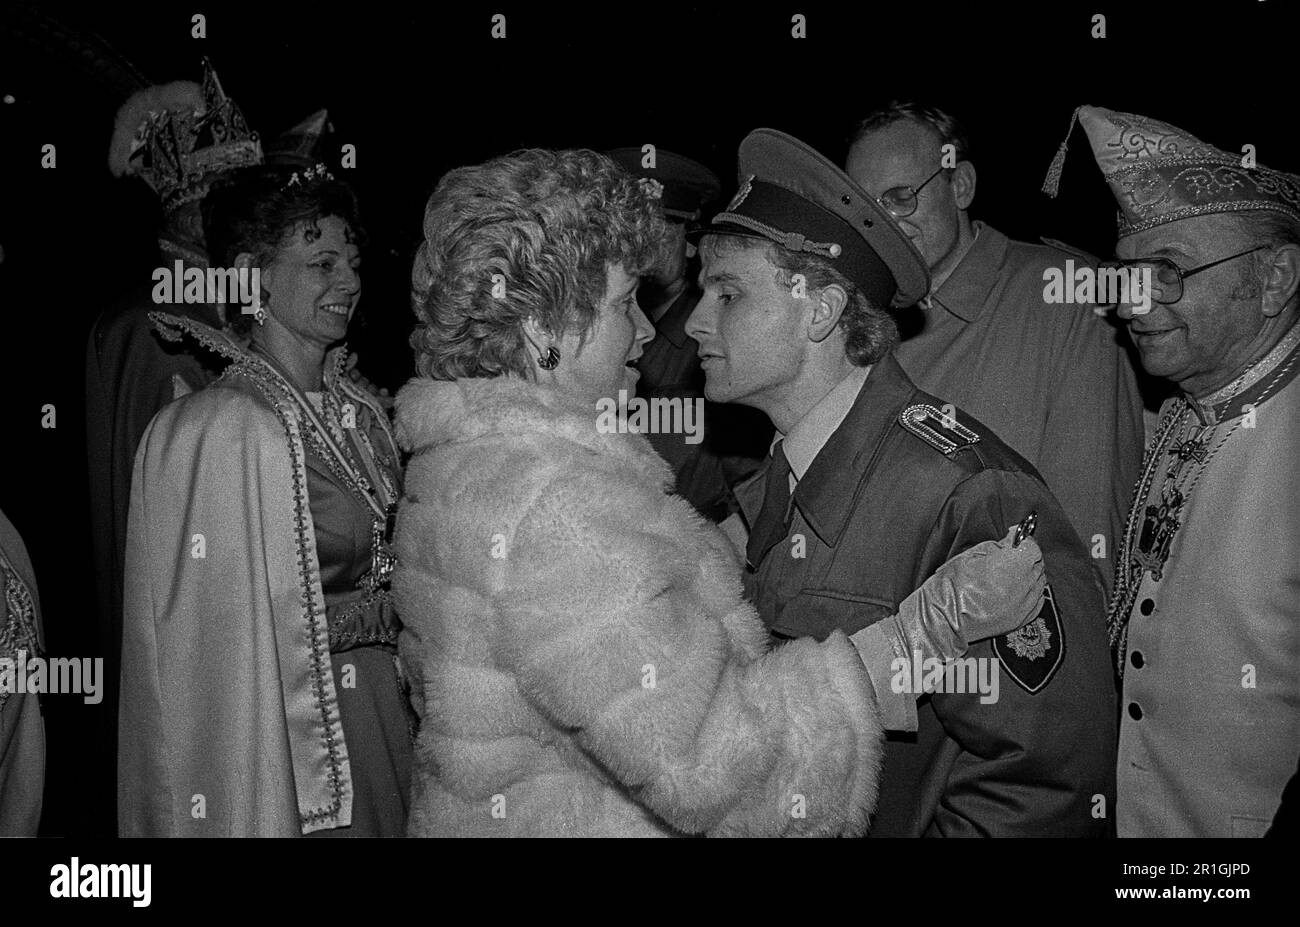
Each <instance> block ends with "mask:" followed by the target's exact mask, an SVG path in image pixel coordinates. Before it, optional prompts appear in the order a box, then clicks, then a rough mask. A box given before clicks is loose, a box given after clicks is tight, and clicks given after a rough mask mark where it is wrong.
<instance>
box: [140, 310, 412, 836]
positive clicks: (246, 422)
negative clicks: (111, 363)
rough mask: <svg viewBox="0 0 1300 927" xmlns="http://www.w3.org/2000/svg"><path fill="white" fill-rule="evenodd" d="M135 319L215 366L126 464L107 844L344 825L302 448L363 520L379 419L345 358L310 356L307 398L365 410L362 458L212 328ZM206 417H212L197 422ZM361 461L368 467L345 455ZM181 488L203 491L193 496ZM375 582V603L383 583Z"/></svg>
mask: <svg viewBox="0 0 1300 927" xmlns="http://www.w3.org/2000/svg"><path fill="white" fill-rule="evenodd" d="M150 316H151V318H152V320H153V321H154V322H155V324H156V326H157V327H158V330H159V333H160V334H161V335H162V337H164V338H165V339H168V340H177V339H180V338H182V337H184V336H186V335H188V336H190V337H192V338H194V339H195V340H196V341H197V342H199V344H201V345H202V346H203V347H205V348H207V349H208V350H211V351H213V352H215V353H217V354H219V355H221V356H222V357H225V358H226V359H227V360H228V361H229V362H230V363H229V364H228V366H227V367H226V370H225V372H224V373H223V375H222V377H221V378H220V379H219V380H218V381H216V382H215V383H213V384H212V385H211V386H210V387H208V388H207V389H205V390H203V391H202V392H200V393H195V394H192V395H190V396H186V397H184V398H183V399H181V400H178V401H177V402H176V403H173V404H171V405H169V406H166V407H164V409H163V410H162V411H161V412H160V413H159V414H158V415H157V416H156V417H155V419H154V421H153V422H152V423H151V425H150V428H149V430H148V431H147V432H146V435H145V437H144V439H143V440H142V441H141V445H140V451H139V454H138V455H137V462H136V472H135V479H134V482H133V489H132V499H133V505H132V512H131V526H130V530H129V532H128V535H129V537H128V550H127V568H128V578H129V581H128V583H127V590H126V608H125V612H126V618H125V622H124V641H123V705H122V712H121V714H122V719H123V720H122V750H121V751H119V807H120V809H121V813H120V820H121V824H122V832H123V833H124V834H126V835H223V836H224V835H230V836H235V835H247V836H276V835H278V836H291V835H295V834H300V833H310V832H312V831H317V830H323V829H332V828H337V827H347V826H349V825H350V824H351V821H352V795H353V792H352V788H353V786H352V772H351V764H350V762H349V758H348V745H347V743H346V742H345V739H344V732H343V727H342V724H341V720H340V717H339V702H338V693H337V692H336V691H335V681H334V674H333V670H332V666H331V658H330V651H331V647H330V644H331V634H330V630H331V629H330V628H329V626H328V620H327V615H326V602H325V597H324V592H323V590H322V586H321V578H320V565H319V560H318V556H317V548H316V537H315V528H314V525H313V522H312V518H311V512H310V508H309V500H308V495H307V452H308V451H310V452H311V453H312V454H313V455H314V456H316V457H317V458H319V459H320V460H321V461H322V462H323V463H324V464H325V465H326V466H327V467H328V468H329V470H330V471H331V473H332V474H333V475H334V476H335V477H336V479H337V480H338V482H339V483H340V484H341V485H342V486H344V487H346V488H347V490H348V491H349V492H351V493H352V494H353V495H355V496H356V497H357V499H358V501H359V502H361V503H362V504H364V505H365V506H366V508H367V509H368V510H370V511H371V512H372V513H373V514H374V517H375V518H376V519H378V518H379V517H380V515H381V514H382V513H384V510H385V509H384V505H383V504H382V502H381V500H382V499H383V498H384V497H386V496H390V495H391V494H394V493H395V492H396V491H397V487H396V485H395V484H396V478H395V477H391V476H387V475H385V473H384V471H385V469H386V467H384V466H379V467H372V466H369V465H367V463H368V464H373V462H374V460H373V458H386V459H387V463H388V464H389V465H391V468H392V469H394V470H395V469H396V465H397V462H398V457H397V449H396V442H395V441H394V440H393V436H392V432H391V429H390V427H389V426H388V422H387V416H386V414H385V412H384V411H383V409H382V408H380V406H379V405H378V403H376V402H375V401H374V400H373V399H372V398H371V397H370V396H369V395H368V394H367V393H365V391H364V390H362V389H360V388H359V387H356V386H355V385H354V384H352V383H351V382H350V381H349V380H348V379H347V377H346V376H345V375H344V374H343V366H344V361H345V358H346V348H336V349H334V350H333V351H331V352H330V353H329V354H328V355H327V357H326V365H325V373H324V378H323V379H324V383H323V392H322V399H323V401H324V402H327V403H333V404H334V406H335V407H336V411H337V407H338V406H340V405H341V406H343V407H344V408H346V406H347V404H352V406H353V410H352V411H353V414H355V416H356V418H357V419H358V420H363V419H365V418H366V417H367V416H366V414H365V410H369V419H370V423H371V424H372V425H373V434H374V435H375V437H376V439H377V440H376V441H375V444H377V445H379V446H378V447H374V446H372V445H371V443H370V441H369V438H362V439H359V440H358V439H357V438H356V436H355V435H348V434H341V433H339V432H341V431H344V430H346V429H345V428H339V427H338V422H337V421H335V419H337V418H338V416H337V415H321V414H320V413H318V412H317V411H316V410H315V409H314V408H312V406H311V403H310V401H309V400H308V399H307V398H306V397H305V396H304V395H303V394H302V393H301V392H300V391H299V390H297V389H296V388H295V387H294V386H293V384H292V383H291V382H290V381H289V380H288V379H287V377H286V376H284V375H283V374H282V373H281V372H280V371H279V370H278V369H277V368H276V366H275V365H274V364H273V363H272V362H271V361H270V360H269V359H267V358H264V357H261V356H259V355H258V354H256V353H255V352H253V351H250V350H246V349H245V348H244V347H243V346H242V345H241V344H240V343H239V342H237V341H236V340H235V339H234V338H232V337H230V336H229V335H228V334H226V333H224V332H221V331H218V330H216V329H214V328H211V327H209V326H206V325H203V324H202V323H200V322H197V321H194V320H190V319H184V318H180V317H176V316H171V315H167V314H164V313H151V314H150ZM241 397H258V398H260V399H261V400H262V401H261V402H256V403H249V402H247V401H244V400H243V399H242V398H241ZM268 407H269V412H270V413H273V415H272V414H268V411H267V410H268ZM227 410H228V411H229V413H230V414H229V415H227V414H226V411H227ZM214 412H215V413H217V414H219V415H220V418H219V419H213V420H212V424H211V425H205V424H204V422H205V421H206V419H205V416H210V415H211V414H213V413H214ZM196 426H198V427H196ZM351 430H353V431H360V430H361V429H360V428H357V429H351ZM277 435H278V436H279V437H280V438H282V439H283V440H282V441H277V440H276V436H277ZM349 441H352V442H353V443H352V445H351V447H349V446H348V442H349ZM225 447H229V448H231V450H230V451H229V452H227V451H225V450H224V448H225ZM367 455H372V457H371V459H370V460H369V462H367V461H366V460H363V459H359V458H364V457H366V456H367ZM232 464H233V465H234V467H235V470H236V471H238V472H232V471H231V465H232ZM367 472H369V473H374V474H376V475H377V476H378V478H377V479H376V480H372V479H371V478H370V477H369V476H368V475H367ZM196 479H198V480H203V481H206V485H205V486H204V489H203V492H200V493H198V494H197V495H195V494H192V490H191V487H192V486H194V485H195V484H194V480H196ZM376 496H378V497H379V498H374V497H376ZM187 497H188V499H187ZM137 499H138V500H139V501H138V502H137V501H136V500H137ZM196 532H197V533H204V534H205V536H206V542H207V549H206V553H205V557H206V562H205V560H204V559H197V560H195V559H194V555H193V554H192V552H191V551H190V550H189V546H190V545H191V543H192V541H191V539H192V538H193V537H195V536H196ZM177 547H180V548H182V552H181V555H180V556H179V557H178V556H177V555H176V554H175V553H174V551H175V550H176V548H177ZM375 579H376V582H375V583H374V585H375V587H376V589H375V590H374V591H376V592H377V593H381V594H382V593H383V592H385V591H386V590H383V589H382V588H381V587H382V585H383V581H382V579H381V578H378V577H375ZM280 704H282V708H279V709H277V708H276V707H275V706H277V705H280ZM205 713H206V714H207V715H208V716H209V717H210V719H211V720H209V721H208V723H207V724H206V726H205V730H204V736H203V737H202V738H196V737H195V732H194V727H193V725H194V723H195V721H194V719H195V717H196V716H197V717H203V716H204V714H205ZM254 786H256V787H254ZM200 794H201V795H203V796H204V800H205V803H206V804H207V806H209V807H210V809H211V810H209V811H208V814H207V816H206V817H205V818H201V817H198V816H196V815H194V814H192V813H191V807H190V803H191V802H192V801H193V800H194V799H193V796H195V795H200Z"/></svg>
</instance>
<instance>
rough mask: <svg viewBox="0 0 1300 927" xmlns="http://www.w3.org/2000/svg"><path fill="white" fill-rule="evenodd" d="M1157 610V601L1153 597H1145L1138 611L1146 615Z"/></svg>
mask: <svg viewBox="0 0 1300 927" xmlns="http://www.w3.org/2000/svg"><path fill="white" fill-rule="evenodd" d="M1155 610H1156V603H1155V602H1154V601H1152V600H1151V599H1143V600H1142V604H1141V605H1139V606H1138V611H1140V612H1141V613H1142V614H1144V615H1149V614H1151V613H1152V612H1153V611H1155Z"/></svg>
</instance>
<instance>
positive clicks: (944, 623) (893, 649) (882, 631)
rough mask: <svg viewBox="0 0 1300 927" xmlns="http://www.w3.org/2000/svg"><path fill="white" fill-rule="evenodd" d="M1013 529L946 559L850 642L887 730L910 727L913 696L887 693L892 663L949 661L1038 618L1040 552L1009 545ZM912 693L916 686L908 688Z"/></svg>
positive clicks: (1026, 544) (1042, 582)
mask: <svg viewBox="0 0 1300 927" xmlns="http://www.w3.org/2000/svg"><path fill="white" fill-rule="evenodd" d="M1016 527H1017V526H1015V525H1013V526H1012V527H1011V530H1010V531H1008V532H1007V536H1006V537H1004V538H1003V539H1002V540H1000V541H984V542H982V543H979V544H976V545H975V546H974V547H972V548H970V549H969V550H965V551H963V552H962V553H960V554H958V555H957V556H955V557H953V558H952V559H951V560H949V561H948V562H947V563H945V564H944V565H943V566H941V567H939V569H938V570H936V571H935V572H934V575H933V576H931V577H930V578H929V579H927V580H926V581H925V582H924V583H923V584H922V585H921V588H920V589H917V590H916V591H915V592H913V593H912V594H911V595H909V596H908V597H907V598H906V599H904V600H903V602H902V604H901V605H900V606H899V608H898V612H897V614H894V615H891V616H889V617H888V618H885V619H884V620H882V621H878V622H876V623H875V624H873V625H871V626H870V627H867V628H863V629H862V630H861V631H859V632H858V633H856V634H854V635H853V636H852V637H851V638H849V639H850V640H851V641H852V642H853V645H854V646H855V647H856V648H857V649H858V654H859V656H861V657H862V662H863V664H864V665H865V666H866V668H867V673H868V675H870V677H871V684H872V686H873V687H874V688H875V690H876V701H877V703H878V704H879V705H880V711H881V720H882V723H883V724H884V726H885V728H886V729H887V730H901V731H914V730H916V725H917V718H916V698H917V694H919V693H914V692H894V691H893V688H892V686H891V685H890V680H891V678H892V677H893V675H894V666H895V665H896V664H895V660H898V659H902V660H904V661H905V662H906V664H907V665H908V666H912V665H913V653H914V652H915V653H918V654H919V655H920V661H921V662H922V663H923V662H924V661H925V660H926V659H928V658H931V657H934V658H936V659H939V660H943V661H948V660H955V659H957V658H958V657H960V656H962V655H963V654H964V653H966V649H967V648H968V647H969V646H970V645H971V644H973V643H975V642H977V641H982V640H984V639H985V638H989V637H997V636H998V635H1001V634H1008V633H1010V632H1011V631H1014V630H1015V629H1016V628H1019V627H1021V626H1022V625H1025V624H1027V623H1028V622H1029V621H1030V620H1031V619H1032V618H1033V617H1034V616H1035V615H1037V614H1038V611H1039V609H1040V608H1041V606H1042V599H1043V592H1044V589H1045V588H1046V583H1047V581H1046V574H1045V571H1044V568H1043V552H1042V550H1041V549H1040V548H1039V546H1038V544H1037V543H1036V542H1035V541H1034V539H1033V538H1026V539H1025V540H1024V541H1021V543H1020V546H1019V547H1013V546H1012V540H1013V538H1014V537H1015V533H1016ZM912 688H914V689H915V688H917V686H915V685H914V686H913V687H912Z"/></svg>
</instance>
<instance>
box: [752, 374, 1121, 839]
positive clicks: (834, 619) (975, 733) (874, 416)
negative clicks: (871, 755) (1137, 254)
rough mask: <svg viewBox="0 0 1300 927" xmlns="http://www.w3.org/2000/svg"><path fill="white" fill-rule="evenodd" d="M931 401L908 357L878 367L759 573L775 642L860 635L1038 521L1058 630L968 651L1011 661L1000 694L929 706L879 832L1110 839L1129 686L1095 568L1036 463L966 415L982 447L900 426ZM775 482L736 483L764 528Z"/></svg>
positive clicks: (891, 760) (896, 770)
mask: <svg viewBox="0 0 1300 927" xmlns="http://www.w3.org/2000/svg"><path fill="white" fill-rule="evenodd" d="M917 404H928V405H931V406H933V407H935V408H936V409H940V408H942V406H943V400H941V399H937V398H935V397H933V396H930V395H929V394H927V393H924V392H922V391H921V390H919V389H917V388H916V386H915V385H914V384H913V383H912V381H911V380H909V379H908V378H907V375H906V374H905V373H904V372H903V370H902V368H901V367H900V366H899V365H898V363H897V362H896V361H895V360H894V359H893V357H886V358H884V359H883V360H881V361H880V362H879V363H877V364H876V365H875V367H874V368H873V369H872V371H871V373H870V375H869V376H868V377H867V381H866V384H865V385H864V386H863V388H862V391H861V392H860V393H859V395H858V398H857V400H856V402H855V403H854V405H853V408H852V410H851V412H850V413H849V415H848V417H847V418H846V419H845V420H844V422H843V423H842V424H841V425H840V427H839V428H838V429H837V430H836V431H835V433H834V434H833V435H832V436H831V438H830V440H829V441H828V442H827V444H826V445H825V447H823V448H822V450H821V452H820V453H819V454H818V455H817V458H816V459H815V460H814V461H813V463H812V465H811V466H810V467H809V468H808V471H807V472H806V473H805V474H804V476H803V479H801V480H800V481H799V484H798V487H797V488H796V490H795V494H794V500H793V501H794V512H793V516H792V521H791V526H790V530H789V532H788V534H787V538H786V540H785V541H782V542H778V543H777V544H776V545H775V546H773V547H772V548H770V549H769V550H768V551H767V553H766V554H765V555H764V556H763V557H762V558H761V562H760V563H759V564H758V565H757V569H755V568H754V566H753V565H750V566H748V567H747V568H746V588H747V592H748V593H749V595H750V597H751V599H752V600H753V602H754V604H755V605H756V606H757V608H758V611H759V614H760V615H761V617H762V618H763V620H764V622H765V623H766V624H767V625H768V627H769V628H770V630H771V631H772V632H773V634H774V635H776V636H778V637H782V638H794V637H802V636H811V637H814V638H816V639H818V640H820V639H823V638H825V637H826V636H827V635H828V634H830V633H831V631H832V630H834V629H836V628H839V629H841V630H843V631H844V632H846V633H848V634H852V633H853V632H855V631H858V630H861V629H862V628H864V627H867V626H868V625H870V624H873V623H875V622H877V621H879V620H881V619H882V618H885V617H886V616H888V615H891V614H893V613H894V612H896V611H897V609H898V606H899V604H900V603H901V602H902V601H903V599H905V598H906V597H907V596H908V595H909V594H910V593H911V592H912V591H913V590H915V589H916V588H918V587H919V586H920V585H921V584H922V583H923V582H924V581H925V579H926V578H927V577H929V576H930V575H931V574H932V573H934V572H935V570H936V569H937V568H938V567H939V566H940V565H942V564H943V563H944V562H945V561H947V560H948V559H950V558H951V557H953V556H955V555H957V554H958V553H960V552H962V551H964V550H966V549H967V548H969V547H972V546H973V545H975V544H977V543H979V542H981V541H986V540H997V539H1000V538H1002V537H1004V536H1005V535H1006V533H1007V529H1008V527H1009V526H1011V525H1014V524H1016V523H1017V522H1019V521H1020V520H1021V519H1023V518H1024V517H1025V516H1026V515H1027V514H1029V512H1031V511H1037V513H1038V516H1039V522H1038V532H1037V535H1036V539H1037V541H1038V543H1039V545H1040V546H1041V547H1042V549H1043V552H1044V559H1045V563H1046V567H1047V578H1048V582H1049V584H1050V587H1051V591H1052V597H1053V600H1054V603H1055V609H1053V606H1052V605H1050V604H1048V605H1045V606H1044V610H1043V612H1041V613H1040V615H1039V617H1038V618H1037V619H1035V620H1034V621H1033V622H1031V623H1030V624H1029V625H1027V626H1026V628H1027V629H1039V630H1040V632H1041V630H1042V629H1045V630H1046V633H1040V634H1039V636H1037V637H1026V634H1027V631H1026V630H1025V629H1022V630H1021V631H1018V632H1015V634H1012V635H1008V636H1006V637H1003V638H996V639H994V640H992V641H983V642H981V643H979V644H976V645H974V646H973V647H971V649H970V651H969V652H968V654H967V656H968V657H983V658H986V659H996V660H997V661H998V663H997V670H998V673H999V680H1000V685H999V689H998V699H997V701H996V702H994V703H992V704H983V703H981V699H980V695H979V693H954V692H949V693H936V694H934V695H930V696H924V697H922V698H921V700H920V702H919V705H918V713H919V731H918V732H916V733H915V734H891V739H890V741H889V743H888V744H887V748H886V754H885V768H884V774H883V777H882V780H881V798H880V803H879V808H878V811H877V813H876V816H875V818H874V820H873V822H872V829H871V833H872V835H873V836H921V835H927V836H940V835H944V836H958V835H990V836H992V835H1024V836H1028V835H1039V836H1047V835H1073V836H1104V835H1105V834H1106V833H1107V832H1108V830H1109V820H1110V816H1111V814H1112V810H1113V806H1114V793H1115V742H1116V694H1115V688H1114V674H1113V672H1112V670H1111V666H1110V653H1109V647H1108V644H1107V638H1106V629H1105V600H1104V593H1103V591H1102V588H1101V584H1100V580H1099V579H1098V577H1097V573H1096V571H1095V570H1094V569H1093V568H1092V565H1091V563H1090V562H1089V559H1088V555H1087V552H1086V550H1085V548H1084V546H1083V543H1082V541H1080V539H1079V537H1078V535H1077V534H1076V533H1075V531H1074V529H1073V528H1072V527H1071V526H1070V523H1069V520H1068V519H1067V518H1066V516H1065V514H1064V512H1063V511H1062V509H1061V507H1060V505H1059V504H1058V503H1057V501H1056V499H1055V498H1054V497H1053V496H1052V494H1051V492H1050V491H1049V490H1048V489H1047V487H1046V485H1045V484H1044V483H1043V481H1042V479H1041V477H1040V476H1039V475H1038V473H1037V472H1036V471H1035V470H1034V468H1033V467H1032V465H1030V464H1029V463H1028V462H1027V461H1025V460H1024V458H1022V457H1020V456H1019V455H1018V454H1016V453H1015V452H1014V451H1012V450H1011V449H1010V448H1009V447H1007V446H1006V445H1005V444H1003V443H1002V441H1000V440H999V439H998V437H997V436H996V435H995V434H993V432H991V431H989V429H988V428H987V427H986V426H984V425H982V424H981V423H979V422H978V421H976V420H975V419H972V418H970V417H969V416H963V417H962V419H961V424H962V425H964V426H966V427H967V428H969V429H970V430H971V431H972V432H974V434H975V435H976V436H977V438H978V440H977V441H975V442H973V443H970V442H968V441H966V440H963V439H962V438H961V437H960V436H959V435H958V434H957V433H955V432H943V429H942V427H940V431H941V433H943V435H944V436H946V437H951V438H952V439H953V440H954V441H955V443H957V444H958V447H956V448H955V449H953V450H951V451H950V452H948V453H944V452H943V451H942V450H940V449H939V448H937V447H936V446H934V443H932V442H931V440H930V439H927V438H924V437H922V436H921V435H919V434H918V433H917V432H916V431H915V430H913V429H909V428H908V427H906V426H904V425H903V424H902V423H901V421H900V415H901V414H902V413H903V411H904V410H905V409H908V408H909V407H911V406H914V405H917ZM931 424H934V422H933V421H932V422H931ZM937 443H942V438H940V440H939V441H938V442H937ZM766 473H767V469H766V468H764V469H763V470H762V471H761V472H760V473H759V474H757V475H756V476H755V477H754V479H753V480H751V481H750V482H748V483H746V484H743V485H742V486H740V487H738V488H737V495H738V497H739V500H740V504H741V508H742V512H743V514H744V515H745V518H746V520H747V521H748V523H749V524H750V526H751V527H752V525H753V524H754V521H755V519H756V518H757V516H758V511H759V508H760V507H761V505H762V500H763V492H764V483H765V477H766ZM991 666H992V665H991V664H990V667H991ZM991 671H992V669H991V668H990V672H991Z"/></svg>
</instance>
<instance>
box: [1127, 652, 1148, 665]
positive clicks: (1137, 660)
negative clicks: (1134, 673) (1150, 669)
mask: <svg viewBox="0 0 1300 927" xmlns="http://www.w3.org/2000/svg"><path fill="white" fill-rule="evenodd" d="M1128 660H1129V662H1130V663H1132V664H1133V668H1134V669H1141V668H1142V664H1144V663H1146V660H1144V659H1142V651H1140V650H1135V651H1133V652H1132V653H1130V654H1129V655H1128Z"/></svg>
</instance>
